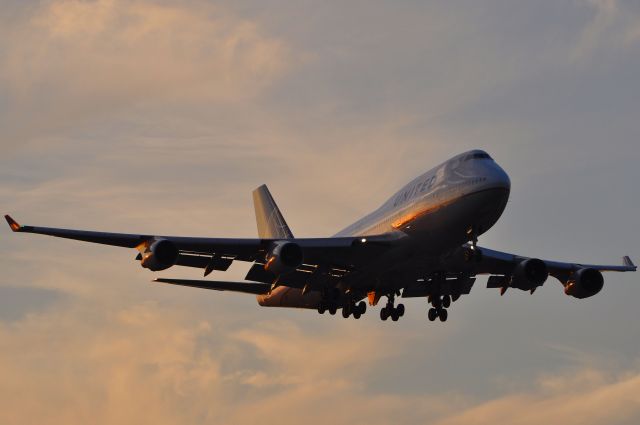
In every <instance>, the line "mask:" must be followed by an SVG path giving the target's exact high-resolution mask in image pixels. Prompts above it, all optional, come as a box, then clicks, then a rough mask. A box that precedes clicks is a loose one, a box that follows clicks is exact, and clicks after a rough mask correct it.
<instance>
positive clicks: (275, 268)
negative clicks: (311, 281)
mask: <svg viewBox="0 0 640 425" xmlns="http://www.w3.org/2000/svg"><path fill="white" fill-rule="evenodd" d="M302 260H303V254H302V248H300V245H298V244H297V243H294V242H275V243H274V244H273V245H272V247H271V249H270V250H269V253H268V254H267V263H266V264H265V265H264V269H265V270H268V271H270V272H271V273H273V274H275V275H281V274H285V273H289V272H292V271H294V270H295V269H296V268H297V267H299V266H300V265H301V264H302Z"/></svg>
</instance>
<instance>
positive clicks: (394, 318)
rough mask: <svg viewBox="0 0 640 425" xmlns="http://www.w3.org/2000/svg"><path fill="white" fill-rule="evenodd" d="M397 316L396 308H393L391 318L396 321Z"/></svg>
mask: <svg viewBox="0 0 640 425" xmlns="http://www.w3.org/2000/svg"><path fill="white" fill-rule="evenodd" d="M399 318H400V316H399V315H398V310H395V309H394V310H393V311H391V320H393V321H394V322H397V321H398V319H399Z"/></svg>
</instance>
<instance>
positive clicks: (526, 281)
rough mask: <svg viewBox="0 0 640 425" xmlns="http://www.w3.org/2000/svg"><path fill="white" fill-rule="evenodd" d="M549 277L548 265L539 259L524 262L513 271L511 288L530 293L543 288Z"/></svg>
mask: <svg viewBox="0 0 640 425" xmlns="http://www.w3.org/2000/svg"><path fill="white" fill-rule="evenodd" d="M547 277H549V271H548V270H547V265H546V264H545V263H544V261H542V260H538V259H537V258H529V259H527V260H523V261H521V262H520V263H518V265H517V266H516V268H515V270H514V271H513V278H512V280H511V285H510V286H511V287H513V288H518V289H522V290H523V291H529V290H531V289H535V288H537V287H538V286H541V285H542V284H543V283H544V282H545V281H546V280H547Z"/></svg>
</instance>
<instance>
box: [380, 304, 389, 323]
mask: <svg viewBox="0 0 640 425" xmlns="http://www.w3.org/2000/svg"><path fill="white" fill-rule="evenodd" d="M387 318H389V312H388V311H387V307H382V309H381V310H380V319H381V320H382V321H385V320H387Z"/></svg>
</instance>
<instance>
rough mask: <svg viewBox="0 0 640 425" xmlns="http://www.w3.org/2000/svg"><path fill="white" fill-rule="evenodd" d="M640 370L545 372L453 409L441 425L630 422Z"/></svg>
mask: <svg viewBox="0 0 640 425" xmlns="http://www.w3.org/2000/svg"><path fill="white" fill-rule="evenodd" d="M639 390H640V372H638V371H637V370H633V371H630V372H627V373H623V374H619V375H615V374H608V373H606V372H603V371H600V370H591V369H583V370H577V371H574V372H573V373H571V372H565V373H564V374H563V375H560V376H553V377H544V378H541V380H540V381H539V382H538V384H537V386H536V387H534V388H533V389H532V390H531V391H530V392H528V393H519V394H512V395H505V396H504V397H501V398H498V399H496V400H491V401H489V402H487V403H482V404H480V405H478V406H476V407H473V408H469V409H466V410H465V411H463V412H461V413H460V414H458V415H452V416H451V417H449V418H446V419H444V420H442V421H439V422H437V424H438V425H466V424H478V425H482V424H492V423H496V422H500V421H504V418H509V423H512V424H517V425H528V424H539V423H562V424H567V425H573V424H576V425H577V424H586V425H588V424H601V423H603V422H606V423H609V424H621V425H622V424H629V423H634V422H635V421H636V420H637V418H638V415H640V396H639V395H638V394H639Z"/></svg>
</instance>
